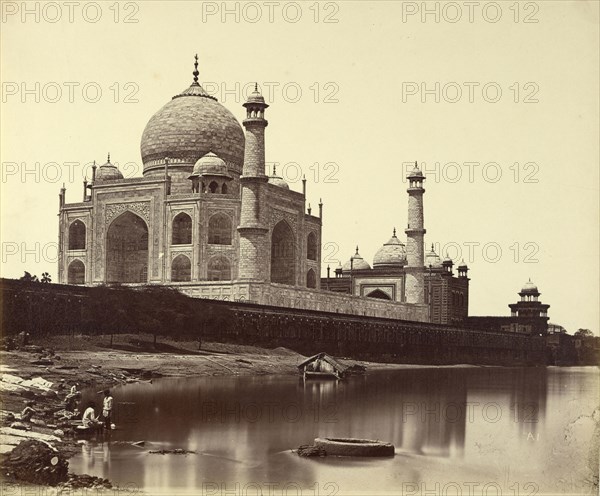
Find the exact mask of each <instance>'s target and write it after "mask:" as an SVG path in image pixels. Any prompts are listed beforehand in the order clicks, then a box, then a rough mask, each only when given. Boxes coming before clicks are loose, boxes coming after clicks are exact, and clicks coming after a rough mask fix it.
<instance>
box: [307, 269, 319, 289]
mask: <svg viewBox="0 0 600 496" xmlns="http://www.w3.org/2000/svg"><path fill="white" fill-rule="evenodd" d="M306 287H307V288H312V289H316V287H317V275H316V274H315V271H314V270H313V269H310V270H309V271H308V272H307V273H306Z"/></svg>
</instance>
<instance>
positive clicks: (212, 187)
mask: <svg viewBox="0 0 600 496" xmlns="http://www.w3.org/2000/svg"><path fill="white" fill-rule="evenodd" d="M218 189H219V185H218V184H217V183H216V182H215V181H212V182H211V183H210V184H209V185H208V190H209V191H210V192H211V193H216V192H217V190H218Z"/></svg>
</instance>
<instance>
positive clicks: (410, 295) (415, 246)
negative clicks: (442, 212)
mask: <svg viewBox="0 0 600 496" xmlns="http://www.w3.org/2000/svg"><path fill="white" fill-rule="evenodd" d="M407 179H408V182H409V185H408V189H407V192H408V227H407V228H406V231H404V232H405V233H406V260H407V265H406V268H405V271H406V287H405V290H406V302H407V303H425V293H424V287H425V286H424V285H425V282H424V271H425V253H424V251H425V246H424V242H423V237H424V235H425V228H424V225H425V224H424V219H423V193H425V188H423V181H424V180H425V176H424V175H423V173H422V172H421V171H420V170H419V167H418V166H417V162H415V168H414V169H413V170H412V171H410V173H409V174H408V176H407Z"/></svg>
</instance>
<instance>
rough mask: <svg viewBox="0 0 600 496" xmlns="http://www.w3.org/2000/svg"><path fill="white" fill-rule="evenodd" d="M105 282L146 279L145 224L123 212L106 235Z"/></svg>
mask: <svg viewBox="0 0 600 496" xmlns="http://www.w3.org/2000/svg"><path fill="white" fill-rule="evenodd" d="M106 282H123V283H129V282H148V226H147V225H146V223H145V222H144V220H143V219H142V218H141V217H139V216H138V215H136V214H134V213H133V212H129V211H128V212H123V213H122V214H121V215H119V217H117V218H116V219H115V220H114V221H113V222H112V224H111V225H110V227H109V228H108V232H107V234H106Z"/></svg>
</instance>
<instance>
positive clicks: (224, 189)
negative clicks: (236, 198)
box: [221, 183, 227, 195]
mask: <svg viewBox="0 0 600 496" xmlns="http://www.w3.org/2000/svg"><path fill="white" fill-rule="evenodd" d="M221 193H223V194H224V195H226V194H227V185H226V184H225V183H223V186H221Z"/></svg>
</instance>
